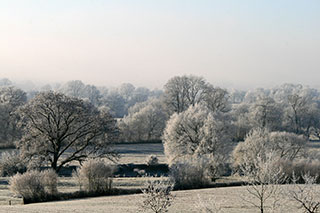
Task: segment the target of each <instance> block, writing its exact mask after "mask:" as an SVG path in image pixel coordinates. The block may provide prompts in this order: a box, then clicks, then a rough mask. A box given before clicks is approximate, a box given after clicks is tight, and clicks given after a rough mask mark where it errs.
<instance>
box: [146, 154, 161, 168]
mask: <svg viewBox="0 0 320 213" xmlns="http://www.w3.org/2000/svg"><path fill="white" fill-rule="evenodd" d="M158 164H159V159H158V157H157V156H155V155H149V156H148V157H147V165H148V166H153V165H158Z"/></svg>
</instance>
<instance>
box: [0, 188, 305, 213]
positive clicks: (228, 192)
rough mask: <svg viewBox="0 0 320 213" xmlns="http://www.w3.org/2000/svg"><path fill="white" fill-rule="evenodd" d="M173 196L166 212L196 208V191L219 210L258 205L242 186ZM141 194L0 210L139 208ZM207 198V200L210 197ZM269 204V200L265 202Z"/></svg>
mask: <svg viewBox="0 0 320 213" xmlns="http://www.w3.org/2000/svg"><path fill="white" fill-rule="evenodd" d="M283 187H285V186H283ZM173 194H174V195H175V196H176V198H175V200H174V203H173V205H172V206H171V207H170V209H169V212H178V213H179V212H181V213H182V212H199V209H197V208H196V207H195V205H196V203H197V200H198V195H200V197H201V198H202V199H203V200H204V201H205V202H207V203H208V204H209V203H210V202H211V201H212V200H213V201H214V202H215V203H216V204H218V205H219V206H221V210H222V211H221V212H225V213H239V212H245V213H254V212H259V210H258V209H256V208H254V207H252V206H251V205H250V204H248V203H245V202H244V201H243V199H242V198H241V197H243V196H246V189H245V187H227V188H213V189H198V190H186V191H175V192H173ZM141 199H142V195H141V194H137V195H123V196H106V197H97V198H87V199H79V200H72V201H60V202H48V203H36V204H29V205H15V206H1V208H0V212H12V213H18V212H27V213H29V212H46V213H53V212H70V213H71V212H97V213H102V212H127V213H130V212H139V203H141ZM210 199H211V201H210ZM269 205H270V204H269ZM282 207H283V208H282V209H279V212H292V211H295V212H301V210H300V211H297V210H298V209H297V208H296V207H295V206H294V205H293V204H292V203H291V202H290V201H285V202H283V206H282Z"/></svg>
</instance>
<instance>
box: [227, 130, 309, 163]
mask: <svg viewBox="0 0 320 213" xmlns="http://www.w3.org/2000/svg"><path fill="white" fill-rule="evenodd" d="M306 142H307V140H306V138H305V137H304V136H302V135H296V134H294V133H288V132H269V131H268V130H267V129H261V128H257V129H253V130H251V131H250V132H249V133H248V135H247V136H246V138H245V141H244V142H240V143H239V144H238V145H237V146H236V148H235V149H234V151H233V160H234V166H235V167H239V166H240V167H241V165H243V164H244V163H245V162H254V160H255V158H256V157H257V156H260V157H261V158H264V157H266V155H267V154H268V153H270V152H273V153H274V155H275V156H277V157H279V158H280V159H288V160H294V159H296V158H297V157H299V156H302V155H303V154H305V149H306ZM262 160H263V159H262Z"/></svg>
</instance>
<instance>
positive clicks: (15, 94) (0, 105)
mask: <svg viewBox="0 0 320 213" xmlns="http://www.w3.org/2000/svg"><path fill="white" fill-rule="evenodd" d="M26 101H27V96H26V93H25V92H24V91H22V90H20V89H17V88H14V87H0V125H1V128H0V143H1V144H7V145H11V146H12V145H13V142H14V141H15V140H16V139H19V137H20V136H21V131H20V129H19V127H18V125H17V123H18V121H19V117H18V116H17V114H15V111H16V110H17V108H18V107H20V106H22V105H24V104H25V103H26Z"/></svg>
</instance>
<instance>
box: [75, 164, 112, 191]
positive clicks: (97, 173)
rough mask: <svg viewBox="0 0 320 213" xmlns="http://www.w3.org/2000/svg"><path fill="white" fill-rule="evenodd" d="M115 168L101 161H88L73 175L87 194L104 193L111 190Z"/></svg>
mask: <svg viewBox="0 0 320 213" xmlns="http://www.w3.org/2000/svg"><path fill="white" fill-rule="evenodd" d="M114 170H115V167H114V166H112V165H108V164H106V163H105V162H104V161H103V160H101V159H89V160H87V161H85V162H84V163H83V164H82V166H81V167H80V168H78V169H77V171H76V172H75V173H74V174H73V176H74V177H75V178H77V179H78V181H79V184H80V190H81V187H82V186H83V187H84V190H85V191H87V192H93V193H104V192H108V191H110V190H111V185H112V179H111V177H112V175H113V173H114Z"/></svg>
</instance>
